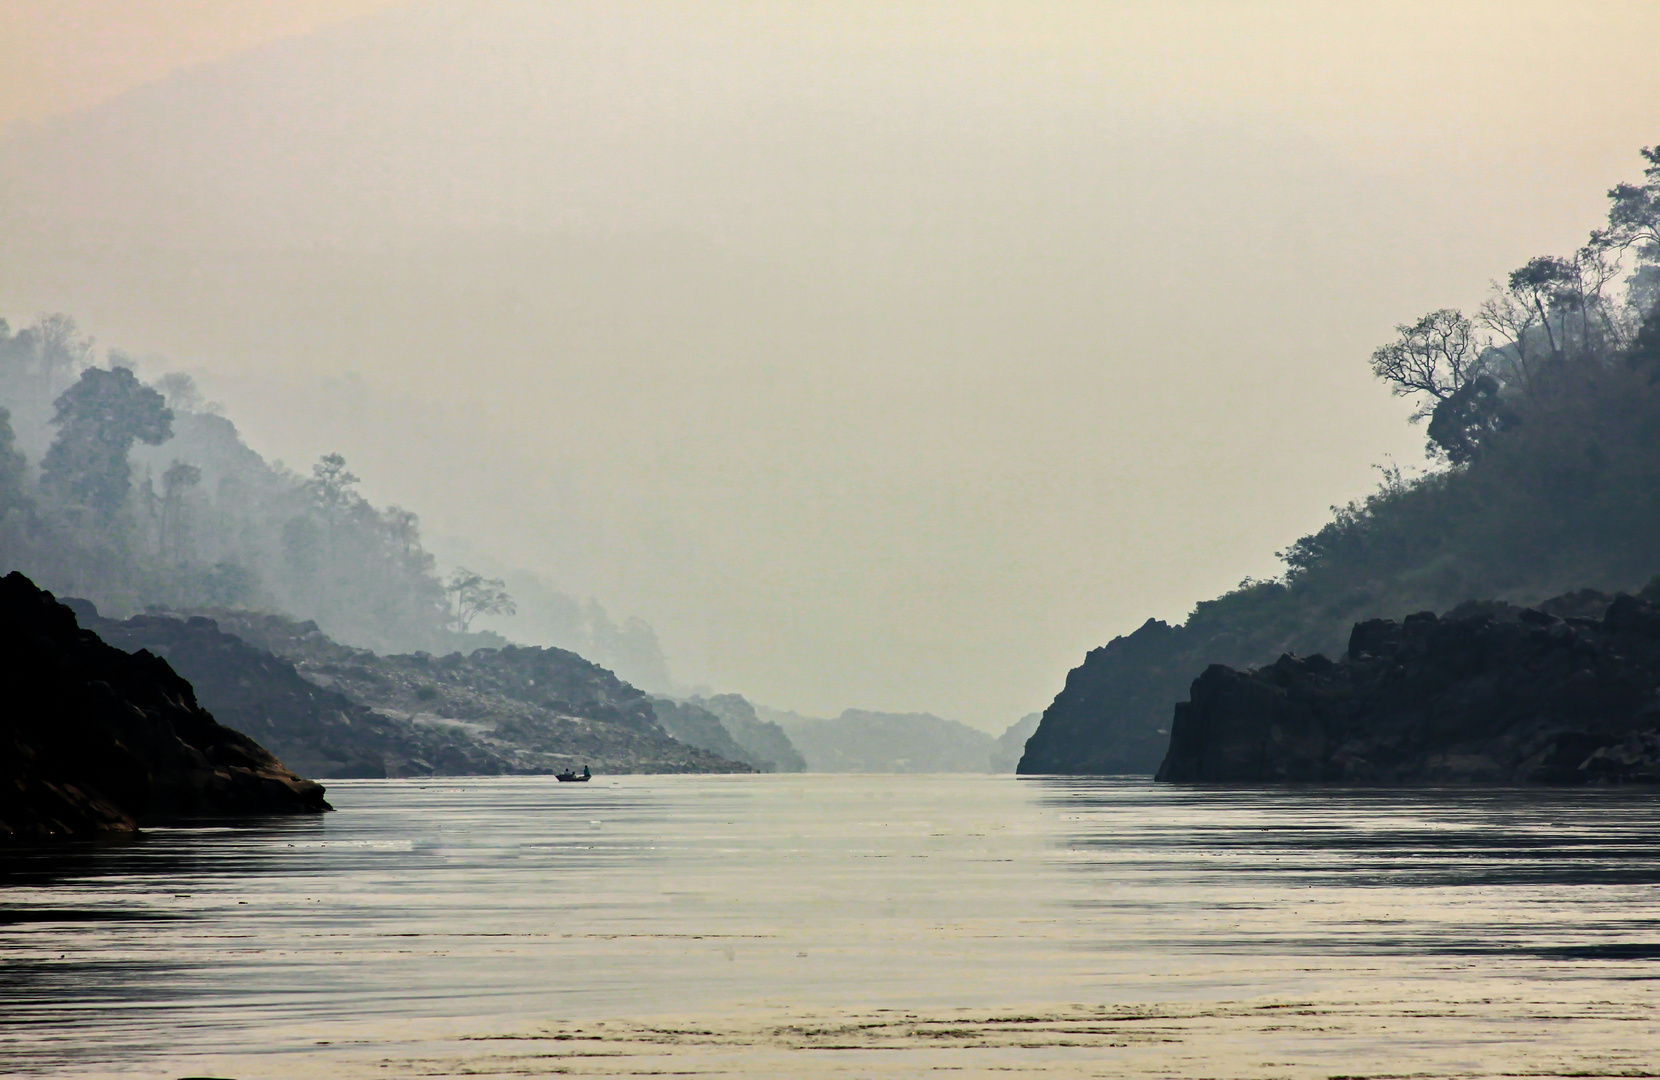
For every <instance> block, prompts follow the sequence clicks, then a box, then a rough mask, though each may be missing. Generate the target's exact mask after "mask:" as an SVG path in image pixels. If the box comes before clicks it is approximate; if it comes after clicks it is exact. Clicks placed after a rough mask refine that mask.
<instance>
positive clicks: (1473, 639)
mask: <svg viewBox="0 0 1660 1080" xmlns="http://www.w3.org/2000/svg"><path fill="white" fill-rule="evenodd" d="M1158 779H1159V780H1162V781H1171V782H1177V783H1286V782H1313V783H1341V784H1472V783H1480V784H1525V783H1544V784H1629V783H1643V784H1652V783H1660V604H1656V603H1654V602H1651V601H1650V600H1647V599H1639V598H1637V597H1633V596H1626V595H1620V596H1614V597H1610V596H1605V595H1603V594H1598V593H1593V592H1590V591H1588V590H1587V591H1582V592H1579V593H1573V594H1568V595H1566V596H1563V597H1558V598H1557V599H1556V600H1553V601H1548V602H1546V603H1544V604H1540V605H1539V606H1538V607H1533V608H1515V607H1511V606H1509V605H1506V604H1497V603H1489V604H1467V605H1463V606H1462V607H1460V608H1457V609H1454V610H1453V611H1452V612H1449V613H1448V615H1447V616H1445V617H1438V616H1436V615H1435V614H1434V613H1431V612H1422V613H1419V614H1416V615H1411V616H1408V617H1407V618H1406V619H1405V620H1404V621H1402V622H1398V623H1397V622H1394V621H1392V620H1387V619H1373V620H1370V621H1367V622H1362V623H1358V624H1356V625H1355V627H1354V630H1353V633H1352V634H1351V636H1350V638H1349V646H1348V650H1347V652H1346V653H1345V654H1344V655H1343V656H1342V657H1341V658H1340V659H1338V660H1336V661H1332V660H1330V659H1328V658H1326V657H1324V656H1319V655H1315V656H1309V657H1306V658H1303V657H1297V656H1293V655H1289V654H1288V655H1285V656H1282V657H1280V659H1279V660H1278V661H1277V662H1275V663H1273V664H1269V665H1267V666H1264V667H1260V668H1255V669H1247V670H1238V669H1234V668H1229V667H1224V666H1222V665H1213V666H1212V667H1210V668H1209V669H1208V670H1206V671H1205V672H1204V674H1202V675H1200V676H1199V677H1198V678H1197V679H1196V680H1194V682H1193V684H1192V690H1191V693H1190V699H1189V700H1188V701H1186V702H1183V703H1181V704H1178V705H1176V706H1175V713H1174V720H1173V722H1172V725H1171V742H1170V750H1169V753H1168V754H1167V755H1166V757H1165V760H1164V764H1163V765H1162V767H1161V768H1160V769H1159V772H1158Z"/></svg>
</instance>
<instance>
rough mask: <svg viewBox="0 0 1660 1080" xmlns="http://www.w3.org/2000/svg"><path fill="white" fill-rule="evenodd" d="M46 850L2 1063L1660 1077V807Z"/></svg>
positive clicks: (781, 802) (841, 816) (793, 805)
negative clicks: (1659, 981) (1657, 1050)
mask: <svg viewBox="0 0 1660 1080" xmlns="http://www.w3.org/2000/svg"><path fill="white" fill-rule="evenodd" d="M330 798H331V799H332V800H333V801H334V803H335V805H336V806H337V807H338V808H339V812H338V813H335V814H331V815H327V816H326V817H324V818H321V819H315V820H304V821H295V820H290V821H280V822H276V823H264V824H260V825H256V826H252V827H242V828H213V829H195V830H157V831H155V832H154V833H152V834H151V835H150V836H149V837H148V838H146V839H143V840H140V841H137V842H133V843H126V844H115V845H105V846H98V847H92V848H86V849H80V850H75V851H61V850H60V851H55V852H54V851H28V852H17V851H7V852H5V853H4V854H3V855H0V858H3V859H4V864H3V865H4V872H3V876H0V882H3V891H0V911H3V915H0V1065H3V1066H4V1068H3V1069H0V1071H10V1072H13V1073H41V1074H51V1075H106V1074H131V1075H146V1076H148V1075H153V1076H166V1077H178V1076H185V1075H213V1076H225V1077H241V1078H252V1077H288V1076H331V1077H332V1076H348V1077H350V1076H414V1075H511V1076H541V1075H581V1076H587V1075H594V1076H601V1075H603V1076H638V1075H663V1074H682V1073H684V1074H695V1075H704V1076H753V1077H771V1076H816V1075H821V1074H822V1075H826V1076H848V1077H856V1076H896V1077H897V1076H921V1075H932V1074H933V1073H935V1072H938V1071H943V1072H946V1073H949V1074H951V1075H958V1076H962V1075H969V1076H977V1075H997V1076H1007V1075H1011V1074H1012V1075H1017V1076H1018V1075H1043V1076H1120V1075H1126V1076H1127V1075H1150V1076H1169V1075H1194V1076H1220V1075H1227V1076H1235V1075H1237V1076H1264V1077H1267V1076H1299V1077H1300V1076H1310V1077H1328V1076H1335V1075H1349V1076H1360V1075H1370V1076H1383V1075H1430V1076H1441V1075H1448V1076H1486V1075H1578V1076H1585V1075H1620V1076H1631V1075H1660V1053H1656V1048H1660V991H1657V988H1660V983H1656V981H1655V976H1656V975H1660V890H1657V885H1660V800H1657V798H1656V797H1655V796H1654V795H1651V794H1647V793H1635V792H1548V791H1531V790H1530V791H1499V792H1492V791H1432V792H1424V791H1414V792H1400V791H1387V792H1379V791H1373V792H1356V791H1333V790H1297V791H1283V790H1281V791H1275V790H1251V791H1239V790H1232V791H1223V790H1204V789H1197V790H1196V789H1183V788H1171V787H1166V786H1160V785H1153V784H1151V783H1147V782H1144V781H1138V780H1062V779H1034V780H1020V781H1017V780H1015V779H1013V778H1008V777H996V778H993V777H961V776H954V777H912V776H907V777H879V776H814V775H807V776H800V775H797V776H761V777H632V776H631V777H618V778H614V779H613V778H606V777H600V778H596V779H595V781H594V782H593V783H591V784H586V785H571V784H566V785H559V784H556V783H554V782H552V781H551V780H550V779H543V778H489V779H483V778H478V779H474V778H466V779H447V780H421V781H343V782H335V783H334V784H333V785H332V786H331V789H330Z"/></svg>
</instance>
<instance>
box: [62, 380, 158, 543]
mask: <svg viewBox="0 0 1660 1080" xmlns="http://www.w3.org/2000/svg"><path fill="white" fill-rule="evenodd" d="M54 408H55V413H54V415H53V417H52V423H54V424H56V425H57V426H58V436H57V438H56V439H54V440H53V442H52V445H51V447H50V448H49V449H48V450H47V451H46V456H45V458H43V459H42V460H41V468H40V483H41V487H42V488H43V489H45V490H46V491H47V492H49V493H51V494H53V495H55V496H57V497H58V498H60V499H62V500H64V501H65V502H69V503H72V504H77V505H80V506H86V507H90V508H92V509H93V510H94V511H95V512H96V513H97V514H98V516H99V517H100V519H102V520H104V521H106V522H107V521H110V520H112V519H113V518H114V517H115V516H116V515H117V514H119V513H120V512H121V510H122V508H123V507H124V506H125V505H126V503H127V496H128V495H129V494H130V493H131V491H132V467H131V466H130V465H129V464H128V462H127V454H128V452H129V451H130V450H131V449H132V446H133V443H135V442H145V443H148V444H150V445H151V446H156V445H159V444H161V443H163V442H165V441H167V439H169V438H171V437H172V435H173V412H172V410H171V409H169V408H168V407H167V403H166V401H165V400H164V399H163V398H162V396H161V395H160V394H158V393H157V392H156V391H154V390H152V389H150V388H149V387H148V386H145V385H143V384H142V383H140V382H139V381H138V379H137V377H136V376H134V375H133V373H132V372H131V371H129V370H128V369H126V368H115V369H113V370H104V369H102V368H87V369H86V370H85V371H83V372H82V373H81V378H80V380H79V381H78V382H76V383H75V385H74V386H71V387H70V388H69V389H68V390H65V391H64V392H63V394H62V395H61V396H60V397H59V398H58V400H57V401H56V403H55V405H54Z"/></svg>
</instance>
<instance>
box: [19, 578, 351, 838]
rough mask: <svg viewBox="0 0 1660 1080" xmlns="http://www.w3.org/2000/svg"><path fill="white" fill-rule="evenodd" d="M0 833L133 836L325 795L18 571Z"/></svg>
mask: <svg viewBox="0 0 1660 1080" xmlns="http://www.w3.org/2000/svg"><path fill="white" fill-rule="evenodd" d="M0 683H3V685H4V686H5V687H6V692H7V698H8V706H7V708H6V709H5V710H4V713H3V714H0V839H58V838H73V837H87V836H97V835H108V834H119V833H132V832H135V831H136V830H137V829H138V827H139V826H140V825H142V824H148V823H154V822H161V821H169V820H177V819H183V818H192V817H198V816H204V815H236V816H241V815H256V814H310V813H318V812H321V811H324V810H328V809H330V807H329V804H328V803H327V802H326V801H325V800H324V798H323V794H324V792H323V787H322V785H320V784H317V783H314V782H312V781H310V780H306V779H303V778H301V777H300V776H298V775H297V774H295V773H294V772H293V771H292V770H291V769H289V768H288V767H287V766H285V765H284V764H283V763H282V762H281V761H279V760H278V759H277V757H276V756H275V755H273V754H272V753H271V752H270V751H269V750H266V749H265V748H264V747H263V746H261V745H260V744H259V743H257V742H255V741H254V740H253V739H251V738H249V737H248V736H246V735H244V734H242V733H241V732H238V731H234V730H232V729H231V728H228V727H225V726H224V725H223V724H220V723H219V722H218V721H217V720H215V719H214V717H213V716H212V714H210V713H209V712H208V711H207V710H206V709H204V708H203V707H202V706H201V705H200V704H199V703H198V702H197V700H196V695H195V691H194V690H193V689H192V687H191V685H190V683H188V682H186V681H185V680H184V679H183V678H181V677H180V676H179V675H178V674H177V673H176V672H175V671H174V670H173V669H172V667H170V666H169V665H168V663H167V662H166V661H165V660H163V659H161V658H159V657H157V656H155V655H153V654H152V653H149V652H146V651H139V652H136V653H126V652H123V651H121V650H120V649H118V648H115V647H114V646H112V645H110V644H108V643H106V642H104V641H103V640H101V639H100V638H99V637H98V635H97V634H95V633H93V632H91V631H89V630H86V629H84V628H82V627H81V626H80V625H79V623H78V622H77V620H76V616H75V613H74V611H72V610H71V609H70V608H68V607H66V606H65V605H63V604H61V603H59V602H58V601H57V599H56V598H55V597H54V596H53V595H52V594H51V593H49V592H46V591H44V590H42V589H40V588H37V587H36V586H35V584H34V583H33V582H31V581H30V580H29V579H28V578H26V577H24V576H23V575H22V574H20V573H16V572H13V573H11V574H8V575H6V577H5V578H3V579H0Z"/></svg>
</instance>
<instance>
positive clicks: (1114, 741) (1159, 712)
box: [1015, 619, 1273, 776]
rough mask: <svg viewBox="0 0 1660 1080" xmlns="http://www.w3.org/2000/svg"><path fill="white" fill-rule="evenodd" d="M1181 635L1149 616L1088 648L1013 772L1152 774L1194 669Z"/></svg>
mask: <svg viewBox="0 0 1660 1080" xmlns="http://www.w3.org/2000/svg"><path fill="white" fill-rule="evenodd" d="M1181 637H1182V632H1181V631H1180V630H1179V629H1178V628H1176V627H1172V626H1171V625H1170V624H1168V623H1164V622H1160V621H1158V620H1157V619H1148V620H1147V621H1146V622H1145V623H1143V624H1142V626H1141V628H1140V629H1138V630H1137V631H1136V632H1135V633H1133V634H1128V635H1126V636H1124V637H1117V638H1114V639H1113V640H1112V641H1110V642H1109V643H1107V644H1106V645H1104V646H1102V647H1101V648H1099V649H1092V650H1090V652H1089V654H1088V655H1087V656H1086V657H1085V658H1084V662H1083V664H1082V665H1081V666H1079V667H1075V668H1073V669H1072V670H1071V671H1070V672H1068V673H1067V676H1066V686H1065V688H1064V689H1062V690H1061V692H1060V693H1059V694H1057V695H1056V696H1055V700H1054V702H1053V704H1051V705H1050V706H1049V708H1047V709H1045V710H1044V713H1043V719H1042V721H1041V722H1040V723H1039V724H1038V729H1037V731H1036V732H1035V733H1034V734H1033V735H1032V736H1031V738H1030V739H1028V740H1027V742H1026V749H1025V752H1024V753H1023V754H1022V755H1021V757H1020V763H1019V764H1018V765H1017V766H1016V768H1015V771H1016V772H1018V773H1024V774H1032V773H1069V774H1073V775H1083V776H1104V775H1114V774H1121V773H1140V774H1148V773H1151V772H1153V771H1154V770H1155V769H1157V768H1158V765H1159V760H1160V759H1161V758H1162V757H1163V755H1164V751H1165V745H1166V736H1167V734H1168V731H1169V719H1170V703H1171V702H1173V701H1175V700H1176V699H1178V698H1180V697H1181V696H1182V690H1183V688H1184V687H1185V686H1186V684H1187V682H1188V680H1190V679H1191V678H1192V677H1193V672H1194V671H1195V670H1198V669H1197V667H1196V666H1195V665H1194V662H1193V659H1192V657H1190V656H1189V655H1188V652H1187V650H1186V649H1185V648H1183V644H1184V643H1183V642H1182V640H1181ZM1268 655H1270V656H1272V655H1273V654H1272V653H1269V654H1268Z"/></svg>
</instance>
